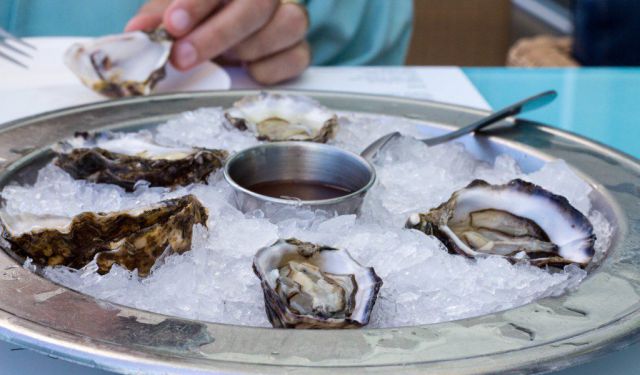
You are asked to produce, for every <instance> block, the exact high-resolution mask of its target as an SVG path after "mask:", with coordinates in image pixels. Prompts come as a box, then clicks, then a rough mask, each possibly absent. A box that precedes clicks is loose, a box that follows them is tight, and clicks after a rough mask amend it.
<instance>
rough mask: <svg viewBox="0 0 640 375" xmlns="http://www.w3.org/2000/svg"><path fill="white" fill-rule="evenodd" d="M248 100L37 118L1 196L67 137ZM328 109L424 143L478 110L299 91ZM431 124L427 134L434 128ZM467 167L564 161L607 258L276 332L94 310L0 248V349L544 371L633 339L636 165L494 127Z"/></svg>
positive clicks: (209, 362)
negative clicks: (404, 122)
mask: <svg viewBox="0 0 640 375" xmlns="http://www.w3.org/2000/svg"><path fill="white" fill-rule="evenodd" d="M254 93H255V92H250V91H230V92H219V93H218V92H211V93H194V94H174V95H164V96H155V97H148V98H136V99H127V100H117V101H110V102H104V103H99V104H94V105H86V106H81V107H75V108H70V109H64V110H60V111H56V112H51V113H46V114H42V115H38V116H34V117H30V118H26V119H22V120H18V121H14V122H11V123H8V124H5V125H4V126H3V127H2V128H0V158H2V159H0V160H1V161H2V162H3V163H2V165H1V166H0V188H1V187H2V186H4V185H6V184H8V183H11V182H20V183H28V182H30V181H33V179H34V177H35V172H36V171H37V169H39V168H40V167H41V166H42V165H43V164H44V163H46V162H47V161H48V160H49V159H50V158H51V154H50V152H49V151H48V149H47V146H48V145H50V144H52V143H54V142H56V141H58V140H60V139H62V138H65V137H70V136H72V135H73V133H74V132H75V131H79V130H94V129H100V128H118V129H138V128H144V127H149V126H153V125H156V124H158V123H160V122H163V121H166V120H167V119H169V118H171V117H172V116H174V115H175V114H177V113H180V112H183V111H188V110H193V109H196V108H200V107H208V106H229V105H230V104H231V103H232V102H234V101H235V100H237V99H239V98H240V97H242V96H244V95H248V94H254ZM304 94H305V95H310V96H312V97H314V98H316V99H318V100H319V101H321V102H322V103H323V104H325V105H327V106H329V107H331V108H334V109H336V110H346V111H358V112H370V113H381V114H388V115H395V116H404V117H409V118H413V119H420V120H424V121H425V122H429V124H425V127H430V128H431V129H430V131H431V133H434V132H444V131H445V130H447V129H452V128H455V127H459V126H461V125H463V124H467V123H470V122H472V121H475V120H477V119H478V118H479V117H480V116H483V115H485V114H486V113H485V112H482V111H478V110H473V109H469V108H464V107H457V106H452V105H445V104H440V103H434V102H426V101H417V100H410V99H401V98H392V97H382V96H367V95H352V94H338V93H327V92H304ZM434 123H435V124H436V125H433V124H434ZM462 142H464V143H465V145H466V147H467V149H468V150H469V151H470V152H472V153H473V154H474V155H475V156H476V157H478V158H480V159H484V160H488V161H492V160H493V159H494V158H495V156H496V155H498V154H500V153H505V152H506V153H509V154H511V155H512V156H513V157H514V158H515V159H516V160H517V161H518V163H519V164H520V166H521V167H522V168H523V169H524V170H525V171H530V170H535V169H537V168H538V167H539V166H540V165H541V164H542V163H543V162H544V161H546V160H550V159H553V158H561V159H564V160H566V161H567V162H568V163H569V164H570V165H571V166H572V167H574V168H575V170H576V171H577V172H578V173H580V174H581V175H582V177H584V178H585V179H586V180H587V181H588V182H590V183H591V184H592V186H593V187H594V189H595V192H594V195H593V197H592V200H593V201H594V205H595V207H596V208H597V209H599V210H601V211H602V212H604V213H605V215H606V216H607V217H608V219H609V221H610V222H612V223H613V224H614V225H615V228H616V233H615V236H614V239H613V243H612V247H611V249H610V250H609V253H608V256H607V257H606V258H605V259H604V260H603V261H602V262H601V264H600V265H599V266H598V267H597V268H595V269H593V270H591V274H590V276H589V277H588V278H587V280H585V281H584V282H583V283H582V284H581V285H580V286H579V288H578V289H577V290H576V291H575V292H572V293H570V294H568V295H565V296H562V297H559V298H545V299H541V300H538V301H536V302H535V303H531V304H528V305H525V306H522V307H519V308H515V309H511V310H507V311H503V312H499V313H495V314H490V315H485V316H481V317H477V318H471V319H464V320H459V321H453V322H447V323H440V324H431V325H424V326H412V327H403V328H395V329H361V330H338V331H312V330H278V329H265V328H251V327H240V326H232V325H224V324H215V323H206V322H199V321H191V320H186V319H180V318H175V317H171V316H164V315H160V314H155V313H150V312H146V311H141V310H136V309H131V308H128V307H124V306H120V305H116V304H113V303H109V302H105V301H100V300H96V299H94V298H92V297H89V296H86V295H83V294H79V293H77V292H74V291H72V290H69V289H66V288H63V287H61V286H59V285H57V284H54V283H52V282H50V281H48V280H46V279H44V278H42V277H40V276H38V275H36V274H34V273H31V272H30V271H28V270H26V269H24V268H22V267H20V265H19V264H18V263H17V262H16V261H15V260H14V259H13V258H11V256H10V255H9V254H8V253H6V252H3V251H0V338H3V339H5V340H7V341H9V342H12V343H15V344H17V345H20V346H26V347H29V348H32V349H35V350H37V351H40V352H43V353H46V354H49V355H54V356H57V357H60V358H64V359H67V360H71V361H74V362H78V363H82V364H85V365H89V366H95V367H99V368H103V369H108V370H114V371H122V372H129V373H131V372H154V373H167V372H170V373H173V372H180V373H190V372H191V373H199V372H208V371H221V372H249V373H258V372H259V373H282V372H284V371H300V372H304V373H334V372H335V371H337V370H344V371H349V372H365V371H366V372H383V373H390V372H393V373H397V372H414V373H417V372H424V371H427V370H428V371H436V372H441V373H447V374H453V373H459V374H472V373H486V372H500V371H514V370H519V371H521V372H543V371H549V370H552V369H559V368H563V367H566V366H569V365H572V364H576V363H580V362H583V361H586V360H588V359H589V358H591V357H593V356H596V355H598V354H602V353H604V352H607V351H610V350H614V349H617V348H620V347H622V346H625V345H628V344H629V343H631V342H633V341H634V340H635V339H636V337H637V336H638V334H639V333H640V296H639V294H640V267H639V266H640V163H639V161H638V160H636V159H634V158H632V157H630V156H628V155H624V154H622V153H620V152H618V151H615V150H612V149H610V148H608V147H606V146H603V145H601V144H598V143H596V142H593V141H590V140H587V139H584V138H581V137H579V136H576V135H573V134H570V133H567V132H564V131H560V130H557V129H553V128H550V127H547V126H544V125H541V124H536V123H531V122H523V123H522V124H521V126H517V127H514V126H513V122H510V121H504V122H502V123H501V124H500V126H499V129H497V130H494V131H493V132H492V134H491V135H490V136H487V137H480V136H478V137H466V138H464V139H463V140H462Z"/></svg>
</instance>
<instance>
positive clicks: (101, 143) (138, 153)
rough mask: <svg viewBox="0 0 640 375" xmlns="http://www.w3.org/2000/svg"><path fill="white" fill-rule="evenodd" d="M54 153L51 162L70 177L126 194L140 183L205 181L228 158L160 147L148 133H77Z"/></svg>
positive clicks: (211, 152)
mask: <svg viewBox="0 0 640 375" xmlns="http://www.w3.org/2000/svg"><path fill="white" fill-rule="evenodd" d="M54 151H55V152H56V154H57V158H56V160H55V161H54V163H55V164H56V165H57V166H58V167H60V168H62V169H63V170H64V171H66V172H67V173H69V174H70V175H71V176H72V177H73V178H75V179H80V180H87V181H91V182H96V183H106V184H114V185H118V186H121V187H123V188H124V189H126V190H127V191H133V190H134V188H135V185H136V183H137V182H138V181H141V180H144V181H148V182H149V183H150V185H151V186H164V187H174V186H184V185H189V184H192V183H195V182H205V181H206V179H207V177H208V176H209V174H211V173H212V172H215V171H216V170H218V169H220V168H221V167H222V165H223V164H224V162H225V160H226V158H227V156H228V153H227V152H226V151H224V150H209V149H203V148H188V147H186V148H175V147H165V146H161V145H158V144H156V143H154V142H153V137H152V136H151V134H150V133H141V134H136V135H130V134H122V133H109V132H104V133H95V134H89V133H77V134H76V137H75V138H73V139H71V140H68V141H64V142H61V143H59V144H57V145H56V147H54Z"/></svg>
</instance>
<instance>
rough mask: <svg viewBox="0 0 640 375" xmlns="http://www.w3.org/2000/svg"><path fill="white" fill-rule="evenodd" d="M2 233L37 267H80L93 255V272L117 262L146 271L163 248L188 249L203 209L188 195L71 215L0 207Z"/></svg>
mask: <svg viewBox="0 0 640 375" xmlns="http://www.w3.org/2000/svg"><path fill="white" fill-rule="evenodd" d="M0 220H1V221H2V226H3V233H2V236H3V237H4V238H5V239H6V240H7V241H8V242H9V244H10V245H11V250H13V252H14V253H15V254H16V255H18V256H20V257H30V258H31V259H32V260H33V263H34V264H37V265H41V266H57V265H64V266H68V267H72V268H76V269H79V268H82V267H83V266H85V265H86V264H88V263H89V262H91V261H92V260H93V259H94V258H95V260H96V263H97V265H98V272H99V273H100V274H105V273H107V272H109V270H110V269H111V266H112V265H113V264H119V265H121V266H122V267H124V268H127V269H129V270H131V271H133V270H134V269H137V270H138V275H140V276H143V277H144V276H147V275H148V274H149V272H150V271H151V268H152V267H153V265H154V263H155V262H156V260H157V259H158V257H160V256H161V255H162V254H163V253H164V252H165V251H166V250H169V251H171V252H175V253H183V252H185V251H188V250H190V248H191V236H192V232H193V226H194V225H195V224H201V225H206V222H207V210H206V208H204V207H203V206H202V204H201V203H200V201H198V199H197V198H196V197H195V196H193V195H185V196H183V197H180V198H176V199H169V200H165V201H161V202H158V203H156V204H154V205H151V206H148V207H143V208H137V209H133V210H128V211H120V212H111V213H94V212H84V213H81V214H79V215H76V216H74V217H72V218H70V217H62V216H40V215H32V214H19V215H9V214H8V213H7V212H6V211H5V210H4V209H2V210H0Z"/></svg>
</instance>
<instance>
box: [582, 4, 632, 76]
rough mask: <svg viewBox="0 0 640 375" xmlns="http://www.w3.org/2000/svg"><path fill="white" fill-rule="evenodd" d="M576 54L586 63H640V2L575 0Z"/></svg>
mask: <svg viewBox="0 0 640 375" xmlns="http://www.w3.org/2000/svg"><path fill="white" fill-rule="evenodd" d="M573 14H574V32H573V34H574V35H573V39H574V42H573V55H574V57H575V58H576V59H577V60H578V61H579V62H580V63H581V64H582V65H585V66H640V1H638V0H580V1H575V2H574V3H573Z"/></svg>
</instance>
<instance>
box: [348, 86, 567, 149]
mask: <svg viewBox="0 0 640 375" xmlns="http://www.w3.org/2000/svg"><path fill="white" fill-rule="evenodd" d="M556 96H558V93H557V92H556V91H555V90H550V91H545V92H542V93H540V94H537V95H534V96H531V97H529V98H526V99H524V100H521V101H519V102H517V103H515V104H511V105H510V106H508V107H505V108H503V109H501V110H499V111H496V112H493V113H492V114H490V115H489V116H487V117H484V118H482V119H480V120H478V121H476V122H474V123H472V124H469V125H467V126H465V127H462V128H460V129H458V130H455V131H452V132H449V133H446V134H443V135H441V136H438V137H433V138H428V139H422V140H421V141H422V142H423V143H425V144H427V145H429V146H433V145H437V144H440V143H444V142H448V141H450V140H452V139H456V138H458V137H461V136H463V135H465V134H468V133H472V132H475V131H478V130H480V129H482V128H484V127H487V126H489V125H491V124H494V123H496V122H498V121H500V120H503V119H505V118H507V117H510V116H515V115H518V114H520V113H523V112H527V111H533V110H535V109H538V108H540V107H544V106H545V105H547V104H549V103H551V102H552V101H553V100H554V99H555V98H556ZM400 136H401V134H400V133H399V132H393V133H389V134H387V135H384V136H382V137H380V138H378V139H377V140H375V141H374V142H373V143H371V144H370V145H369V146H367V148H365V149H364V151H362V152H361V153H360V156H362V157H363V158H365V159H367V160H373V159H374V158H375V157H376V156H377V155H378V153H379V152H380V151H381V150H382V149H383V148H384V147H385V146H386V145H387V144H388V143H389V142H390V141H391V140H392V139H395V138H397V137H400Z"/></svg>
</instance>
